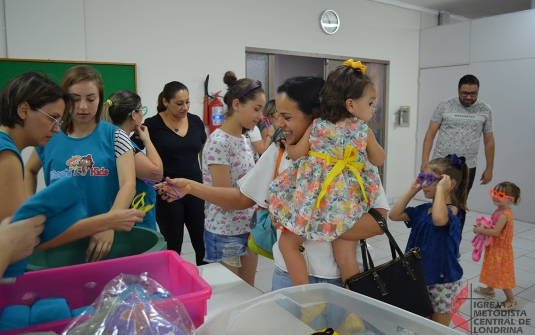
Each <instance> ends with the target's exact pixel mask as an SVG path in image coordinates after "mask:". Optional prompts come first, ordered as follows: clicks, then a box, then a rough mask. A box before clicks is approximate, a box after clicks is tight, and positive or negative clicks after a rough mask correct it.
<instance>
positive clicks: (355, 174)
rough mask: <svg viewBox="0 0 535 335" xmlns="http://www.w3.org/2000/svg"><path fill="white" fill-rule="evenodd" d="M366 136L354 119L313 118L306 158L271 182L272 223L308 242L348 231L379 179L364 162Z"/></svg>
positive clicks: (365, 129) (370, 200) (373, 195)
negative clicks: (280, 225)
mask: <svg viewBox="0 0 535 335" xmlns="http://www.w3.org/2000/svg"><path fill="white" fill-rule="evenodd" d="M367 136H368V125H367V124H366V122H364V121H362V120H359V119H357V118H348V119H345V120H342V121H340V122H338V123H336V124H334V123H331V122H329V121H327V120H321V119H316V120H314V123H313V125H312V132H311V135H310V139H309V141H310V152H309V154H308V155H307V156H305V157H302V158H300V159H298V160H297V161H295V162H294V163H293V164H292V165H291V166H290V167H289V168H288V169H287V170H286V171H284V172H283V173H282V174H280V175H279V177H277V178H276V179H275V180H274V181H273V182H272V183H271V186H270V189H269V193H270V198H269V210H270V212H271V213H272V214H273V216H274V218H275V220H276V221H278V222H279V223H281V224H282V225H283V226H284V227H285V228H287V229H289V230H290V231H292V232H294V233H295V234H297V235H300V236H302V237H304V238H305V239H307V240H313V241H332V240H334V239H336V238H338V236H340V235H341V234H343V233H344V232H346V231H347V230H348V229H350V228H351V227H352V226H353V224H354V223H355V222H356V221H357V220H358V219H359V218H360V217H361V216H362V214H363V213H366V212H367V211H368V209H369V208H370V207H371V205H372V204H373V202H374V200H375V198H376V197H377V194H378V193H379V183H380V179H379V175H378V174H377V173H376V171H375V170H374V169H373V167H367V166H366V164H365V161H366V159H365V158H366V143H367Z"/></svg>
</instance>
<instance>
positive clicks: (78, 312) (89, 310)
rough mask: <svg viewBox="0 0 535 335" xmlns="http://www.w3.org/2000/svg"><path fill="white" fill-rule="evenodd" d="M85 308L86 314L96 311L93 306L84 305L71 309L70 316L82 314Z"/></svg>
mask: <svg viewBox="0 0 535 335" xmlns="http://www.w3.org/2000/svg"><path fill="white" fill-rule="evenodd" d="M86 310H87V313H86V314H95V313H96V312H97V310H96V309H94V308H93V307H91V306H84V307H80V308H77V309H73V310H72V311H71V316H72V317H73V318H75V317H77V316H80V315H82V313H84V312H85V311H86Z"/></svg>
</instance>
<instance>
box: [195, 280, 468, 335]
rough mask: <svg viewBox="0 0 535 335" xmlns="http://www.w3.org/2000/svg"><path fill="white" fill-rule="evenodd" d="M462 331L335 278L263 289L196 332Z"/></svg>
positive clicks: (443, 334)
mask: <svg viewBox="0 0 535 335" xmlns="http://www.w3.org/2000/svg"><path fill="white" fill-rule="evenodd" d="M324 328H332V329H334V330H335V331H337V332H338V334H339V335H348V334H362V335H372V334H376V335H384V334H386V335H391V334H406V335H411V334H414V335H415V334H418V335H428V334H433V335H459V334H460V333H458V332H457V331H455V330H453V329H451V328H448V327H445V326H442V325H440V324H438V323H436V322H433V321H431V320H429V319H426V318H423V317H420V316H418V315H415V314H412V313H409V312H407V311H405V310H402V309H399V308H397V307H394V306H391V305H388V304H385V303H383V302H380V301H377V300H374V299H371V298H368V297H366V296H363V295H361V294H358V293H355V292H351V291H349V290H346V289H343V288H341V287H337V286H335V285H332V284H311V285H303V286H296V287H290V288H286V289H282V290H277V291H274V292H270V293H267V294H264V295H262V296H260V297H258V298H255V299H252V300H249V301H247V302H244V303H242V304H240V305H237V306H235V307H233V308H231V309H228V310H226V311H223V312H221V313H219V314H217V315H216V316H214V317H213V318H211V319H209V320H207V321H206V322H205V323H204V324H203V325H202V326H201V327H200V328H198V330H197V334H198V335H224V334H232V335H251V334H255V335H262V334H292V335H301V334H302V335H310V334H312V333H314V332H315V331H318V330H321V329H324Z"/></svg>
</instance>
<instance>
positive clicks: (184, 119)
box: [133, 81, 206, 265]
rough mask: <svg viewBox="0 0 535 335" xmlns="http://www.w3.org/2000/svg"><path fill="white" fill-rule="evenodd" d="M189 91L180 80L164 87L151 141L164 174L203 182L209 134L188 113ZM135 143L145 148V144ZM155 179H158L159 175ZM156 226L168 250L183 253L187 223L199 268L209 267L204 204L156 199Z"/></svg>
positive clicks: (147, 123)
mask: <svg viewBox="0 0 535 335" xmlns="http://www.w3.org/2000/svg"><path fill="white" fill-rule="evenodd" d="M189 106H190V101H189V91H188V88H187V87H186V86H185V85H184V84H182V83H179V82H177V81H172V82H170V83H167V84H166V85H165V86H164V89H163V91H162V93H160V95H159V97H158V107H157V110H158V114H157V115H155V116H153V117H150V118H148V119H146V120H145V123H144V125H145V126H147V127H148V128H149V131H150V139H151V141H152V143H153V144H154V146H155V147H156V150H157V151H158V153H159V154H160V157H161V158H162V161H163V170H164V175H165V176H169V177H171V178H178V177H182V178H188V179H192V180H195V181H198V182H199V183H202V173H201V169H200V165H199V161H200V160H201V154H202V149H203V146H204V142H206V132H205V130H204V124H203V122H202V120H201V119H200V118H199V117H198V116H196V115H193V114H190V113H188V110H189ZM133 140H134V142H135V143H136V144H137V145H138V146H139V147H140V148H142V149H143V146H142V145H143V143H142V142H141V141H140V140H139V139H136V138H133ZM154 179H158V177H157V176H156V175H155V178H154ZM156 223H157V224H158V227H159V228H160V232H161V233H162V235H163V236H164V237H165V240H166V241H167V249H169V250H175V251H176V252H177V253H179V254H180V253H181V251H182V241H183V237H184V224H185V225H186V227H187V228H188V232H189V235H190V237H191V244H192V246H193V249H194V250H195V259H196V262H197V265H202V264H206V262H204V261H203V258H204V240H203V231H204V201H203V200H201V199H199V198H196V197H193V196H191V195H186V196H184V197H183V198H181V199H179V200H178V201H174V202H170V203H169V202H167V201H164V200H162V199H161V198H160V197H158V198H157V200H156Z"/></svg>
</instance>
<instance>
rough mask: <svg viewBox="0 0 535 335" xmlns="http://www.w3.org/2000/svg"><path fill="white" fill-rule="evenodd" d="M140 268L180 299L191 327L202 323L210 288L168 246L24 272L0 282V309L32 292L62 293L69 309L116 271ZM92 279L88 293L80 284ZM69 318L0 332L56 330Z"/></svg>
mask: <svg viewBox="0 0 535 335" xmlns="http://www.w3.org/2000/svg"><path fill="white" fill-rule="evenodd" d="M142 272H148V275H149V277H150V278H152V279H154V280H155V281H157V282H158V283H159V284H160V285H162V286H163V287H164V288H165V289H167V290H168V291H169V292H171V293H172V294H173V295H174V296H175V297H177V298H179V299H180V301H182V303H183V304H184V305H185V306H186V309H187V310H188V313H189V315H190V317H191V319H192V320H193V323H194V324H195V327H199V326H200V325H201V324H203V322H204V317H205V315H206V302H207V300H208V299H209V298H210V296H211V295H212V288H211V287H210V285H208V283H207V282H206V281H204V279H202V278H201V276H199V270H198V269H197V267H196V266H195V265H193V264H191V263H188V262H186V261H185V260H183V259H182V258H181V257H180V256H179V255H178V254H177V253H176V252H174V251H169V250H166V251H157V252H151V253H147V254H141V255H135V256H128V257H122V258H116V259H110V260H106V261H100V262H96V263H87V264H80V265H73V266H66V267H61V268H54V269H47V270H40V271H34V272H27V273H26V274H24V275H23V276H22V277H19V278H17V281H16V283H14V284H6V285H0V309H2V308H3V307H5V306H11V305H21V304H23V303H22V297H23V296H24V294H26V293H31V292H34V293H36V294H37V298H38V299H43V298H49V297H63V298H65V299H67V302H68V303H69V307H70V308H71V310H73V309H76V308H79V307H83V306H88V305H91V304H92V303H93V302H94V300H95V299H96V298H97V297H98V295H99V294H100V293H101V292H102V289H103V288H104V286H106V284H108V282H109V281H110V280H112V279H113V278H115V277H116V276H117V275H119V274H121V273H124V274H132V275H139V274H141V273H142ZM92 282H94V283H96V284H97V286H96V288H95V289H94V291H93V292H92V294H88V291H87V289H86V290H84V285H86V284H87V283H92ZM90 285H91V286H92V285H93V284H90ZM166 300H168V299H162V300H159V301H157V302H155V304H158V305H159V306H161V307H164V306H165V304H166ZM72 320H73V319H72V318H71V319H65V320H60V321H55V322H49V323H44V324H40V325H35V326H31V327H26V328H19V329H15V330H10V331H6V332H0V334H2V335H8V334H20V333H25V332H38V331H54V332H56V333H58V334H59V333H61V332H62V331H63V330H64V329H65V328H66V327H67V325H68V324H69V323H70V322H71V321H72Z"/></svg>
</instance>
